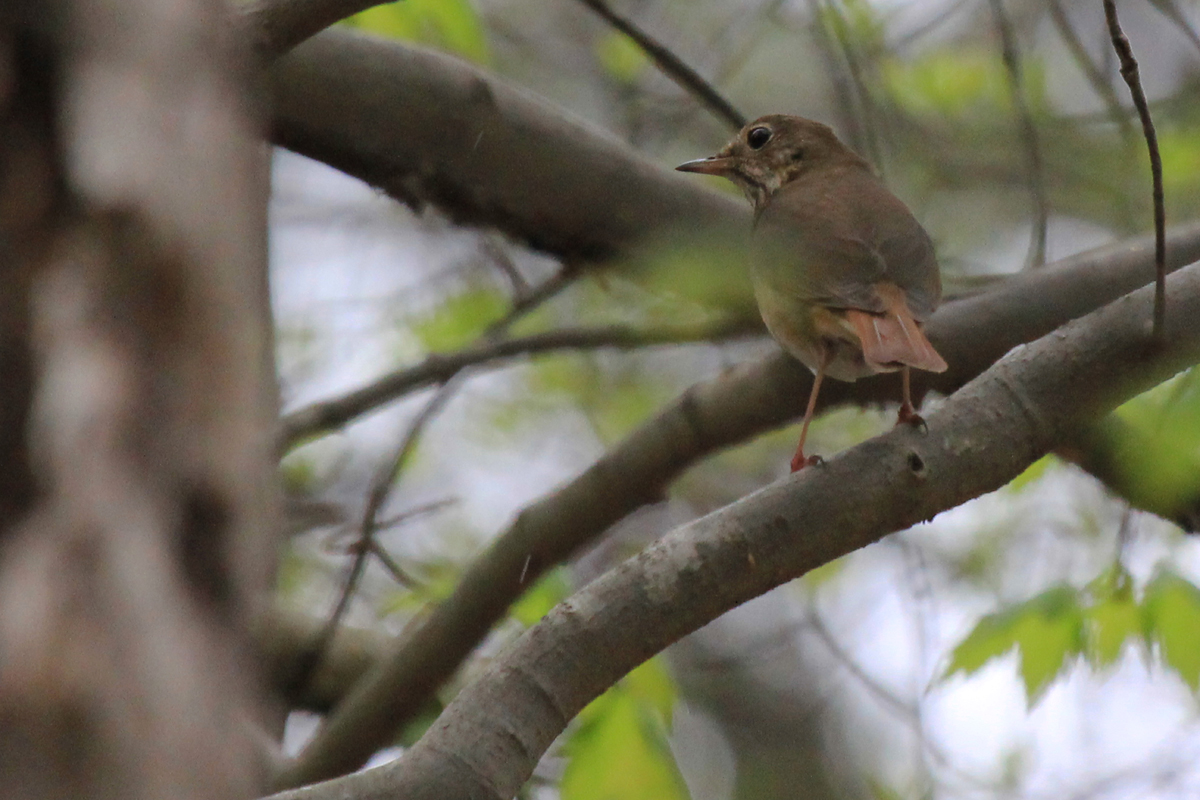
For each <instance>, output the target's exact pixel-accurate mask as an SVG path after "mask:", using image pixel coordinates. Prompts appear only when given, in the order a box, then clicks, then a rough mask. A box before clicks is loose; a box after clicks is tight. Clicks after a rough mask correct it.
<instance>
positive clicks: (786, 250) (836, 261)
mask: <svg viewBox="0 0 1200 800" xmlns="http://www.w3.org/2000/svg"><path fill="white" fill-rule="evenodd" d="M676 169H677V170H680V171H681V172H695V173H700V174H703V175H717V176H720V177H723V178H728V179H729V180H731V181H733V183H734V184H736V185H737V186H739V187H740V188H741V189H742V190H743V191H744V192H745V194H746V197H747V199H748V200H749V201H750V204H751V205H752V206H753V207H754V233H753V236H752V238H751V243H752V244H751V248H750V275H751V279H752V282H753V284H754V294H755V299H756V300H757V301H758V307H759V312H760V313H761V315H762V318H763V322H765V323H766V326H767V330H768V331H770V333H771V335H772V336H773V337H774V339H775V340H776V341H777V342H778V343H779V344H780V345H781V346H782V347H783V349H784V350H786V351H787V352H788V353H790V354H791V355H792V356H794V357H795V358H797V359H799V360H800V361H801V362H802V363H803V364H804V365H805V366H807V367H808V368H809V369H811V370H812V371H813V374H814V379H813V385H812V390H811V392H810V393H809V397H808V406H807V408H806V410H805V412H804V422H803V424H802V426H801V429H800V443H799V444H798V445H797V446H796V454H795V456H793V458H792V462H791V468H792V472H797V471H799V470H801V469H803V468H804V467H806V466H811V465H813V464H818V463H820V462H821V459H820V457H818V456H806V455H805V453H804V442H805V440H806V439H807V437H808V426H809V423H810V422H811V421H812V416H813V411H814V410H815V409H816V404H817V396H818V394H819V393H820V391H821V382H822V381H823V380H824V378H825V377H826V376H828V377H830V378H835V379H837V380H842V381H855V380H858V379H859V378H862V377H866V376H868V375H873V374H876V373H880V372H895V371H899V372H900V373H901V403H900V411H899V414H898V418H897V425H899V424H913V425H918V426H921V427H924V425H925V422H924V420H923V419H922V418H921V417H920V416H919V415H918V414H917V413H916V410H915V409H914V408H913V404H912V397H911V388H910V386H911V378H910V375H909V372H910V370H911V369H919V370H925V371H928V372H943V371H945V370H946V368H947V364H946V361H945V359H943V358H942V357H941V355H939V354H938V352H937V350H935V349H934V347H933V345H932V344H931V343H930V341H929V339H928V338H926V336H925V333H924V331H923V330H922V327H923V324H924V322H925V320H927V319H928V318H929V316H930V315H931V314H932V313H933V311H934V309H936V308H937V305H938V303H939V302H940V301H941V295H942V284H941V274H940V271H939V268H938V262H937V256H936V254H935V252H934V246H933V242H932V240H931V239H930V238H929V234H928V233H927V232H926V231H925V229H924V228H923V227H921V224H920V223H919V222H917V220H916V218H915V217H913V215H912V212H910V211H909V210H908V207H907V206H905V205H904V203H903V202H902V201H901V200H900V199H899V198H897V197H896V196H895V195H894V194H892V193H891V191H889V190H888V188H887V187H886V186H885V185H884V183H883V181H882V180H881V179H880V178H879V177H878V176H877V175H876V174H875V171H874V170H873V169H872V168H871V165H870V164H869V163H868V162H867V161H866V160H865V159H863V158H862V157H861V156H859V155H858V154H857V153H855V152H854V151H853V150H852V149H850V148H849V147H847V146H846V145H845V144H843V143H842V142H841V140H839V139H838V138H837V136H836V134H834V132H833V130H832V129H831V128H830V127H829V126H827V125H824V124H822V123H820V122H816V121H814V120H810V119H806V118H804V117H797V116H789V115H784V114H772V115H768V116H764V117H760V118H759V119H756V120H754V121H753V122H751V123H749V124H748V125H746V126H745V127H744V128H742V130H741V131H739V132H738V134H737V136H735V137H734V138H733V139H732V140H731V141H730V142H729V144H727V145H726V146H725V147H724V148H722V149H721V150H720V151H719V152H717V154H716V155H713V156H710V157H708V158H699V159H695V160H693V161H688V162H686V163H683V164H680V165H679V166H678V167H676Z"/></svg>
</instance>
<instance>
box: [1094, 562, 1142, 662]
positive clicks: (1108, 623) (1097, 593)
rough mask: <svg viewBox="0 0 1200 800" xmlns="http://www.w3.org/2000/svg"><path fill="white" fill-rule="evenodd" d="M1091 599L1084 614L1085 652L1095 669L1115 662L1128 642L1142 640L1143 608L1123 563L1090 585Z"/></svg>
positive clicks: (1106, 571)
mask: <svg viewBox="0 0 1200 800" xmlns="http://www.w3.org/2000/svg"><path fill="white" fill-rule="evenodd" d="M1088 589H1089V592H1090V593H1091V596H1092V602H1091V603H1090V604H1088V605H1087V606H1086V607H1085V609H1084V612H1083V615H1084V642H1085V645H1084V652H1085V654H1086V656H1087V660H1088V663H1089V664H1091V665H1092V666H1093V667H1094V668H1096V669H1103V668H1105V667H1109V666H1111V665H1112V664H1114V663H1115V662H1116V661H1117V659H1118V658H1120V656H1121V651H1122V650H1123V649H1124V647H1125V644H1126V642H1129V641H1130V640H1131V639H1133V640H1134V641H1139V640H1140V639H1141V632H1142V627H1141V623H1142V612H1141V609H1140V608H1139V607H1138V604H1137V602H1136V601H1135V599H1134V596H1133V580H1132V578H1130V576H1129V573H1128V572H1126V571H1125V568H1124V567H1122V566H1121V565H1120V564H1117V565H1115V566H1114V567H1112V568H1111V569H1108V570H1105V571H1104V572H1103V573H1102V574H1101V575H1100V577H1098V578H1097V579H1096V580H1094V581H1092V584H1091V586H1089V587H1088Z"/></svg>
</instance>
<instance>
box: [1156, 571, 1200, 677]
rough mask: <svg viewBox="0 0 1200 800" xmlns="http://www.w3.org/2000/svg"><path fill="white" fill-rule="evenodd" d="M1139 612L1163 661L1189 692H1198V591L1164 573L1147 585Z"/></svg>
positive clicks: (1199, 665)
mask: <svg viewBox="0 0 1200 800" xmlns="http://www.w3.org/2000/svg"><path fill="white" fill-rule="evenodd" d="M1142 613H1143V618H1142V619H1143V624H1144V625H1145V628H1146V636H1147V638H1148V639H1149V640H1150V641H1152V642H1155V643H1157V644H1158V649H1159V653H1160V654H1161V656H1162V659H1163V662H1164V663H1166V665H1167V666H1168V667H1170V668H1171V669H1173V670H1175V672H1177V673H1178V674H1179V677H1180V678H1182V679H1183V682H1184V683H1186V684H1187V685H1188V686H1190V687H1191V688H1192V691H1197V690H1200V589H1197V588H1196V587H1195V586H1193V585H1192V584H1191V583H1190V582H1188V581H1186V580H1184V579H1183V578H1181V577H1179V576H1178V575H1175V574H1174V573H1171V572H1167V571H1165V570H1164V571H1163V572H1160V573H1159V574H1158V575H1157V576H1156V577H1155V578H1154V580H1152V581H1151V582H1150V583H1149V584H1148V585H1147V586H1146V593H1145V597H1144V598H1143V600H1142Z"/></svg>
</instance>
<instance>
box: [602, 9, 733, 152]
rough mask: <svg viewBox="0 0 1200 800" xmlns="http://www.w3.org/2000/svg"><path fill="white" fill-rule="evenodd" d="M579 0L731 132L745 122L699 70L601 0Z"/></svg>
mask: <svg viewBox="0 0 1200 800" xmlns="http://www.w3.org/2000/svg"><path fill="white" fill-rule="evenodd" d="M579 2H581V3H583V4H584V5H585V6H587V7H588V8H590V9H591V10H592V11H594V12H596V14H597V16H599V17H600V18H601V19H603V20H604V21H605V22H607V23H608V24H609V25H611V26H612V27H613V28H615V29H617V30H618V31H620V32H621V33H623V34H625V35H626V36H628V37H629V38H630V39H632V40H633V42H634V44H636V45H637V46H638V47H640V48H641V49H642V52H644V53H645V54H646V55H647V56H649V57H650V59H651V60H652V61H654V64H655V66H657V67H658V68H659V69H660V70H662V72H663V74H664V75H666V76H667V77H668V78H670V79H671V80H672V81H674V82H675V84H676V85H677V86H679V88H681V89H683V90H684V91H685V92H687V93H688V94H690V95H691V96H692V97H694V98H696V100H697V101H698V102H699V103H700V105H702V106H703V107H705V108H707V109H708V110H709V111H711V112H712V114H713V116H715V117H717V119H719V120H721V121H722V122H724V123H725V124H726V125H729V126H730V127H731V128H733V129H734V130H735V131H736V130H740V129H741V128H742V127H743V126H744V125H745V124H746V123H747V122H749V120H747V119H746V117H745V116H743V115H742V113H741V112H740V111H738V110H737V109H736V108H734V107H733V104H732V103H730V102H729V101H728V100H726V99H725V98H724V97H723V96H722V95H721V93H720V92H718V91H717V90H716V89H715V88H714V87H713V85H712V84H711V83H709V82H708V81H706V80H704V78H703V77H701V75H700V73H699V72H696V70H694V69H692V68H691V67H689V66H688V65H687V64H686V63H684V61H683V59H681V58H680V57H679V56H677V55H675V54H674V53H673V52H671V50H670V49H669V48H668V47H666V46H665V45H663V44H662V43H660V42H659V41H658V40H657V39H655V38H654V37H652V36H651V35H650V34H648V33H646V32H645V31H643V30H642V29H641V28H639V27H638V26H637V25H635V24H634V23H633V22H632V21H631V20H628V19H626V18H625V17H622V16H621V15H620V14H618V13H616V12H615V11H613V10H612V9H611V8H609V7H608V4H607V3H605V2H604V0H579Z"/></svg>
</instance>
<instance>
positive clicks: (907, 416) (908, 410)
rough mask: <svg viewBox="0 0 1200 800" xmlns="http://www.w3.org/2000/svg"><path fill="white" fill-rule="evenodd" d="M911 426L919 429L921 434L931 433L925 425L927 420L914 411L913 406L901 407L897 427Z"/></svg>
mask: <svg viewBox="0 0 1200 800" xmlns="http://www.w3.org/2000/svg"><path fill="white" fill-rule="evenodd" d="M900 425H911V426H912V427H914V428H917V429H919V430H920V431H921V433H929V426H928V425H926V424H925V418H924V417H922V416H921V415H920V414H918V413H917V412H916V411H914V410H913V407H912V406H900V413H899V414H897V415H896V426H897V427H899V426H900Z"/></svg>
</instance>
